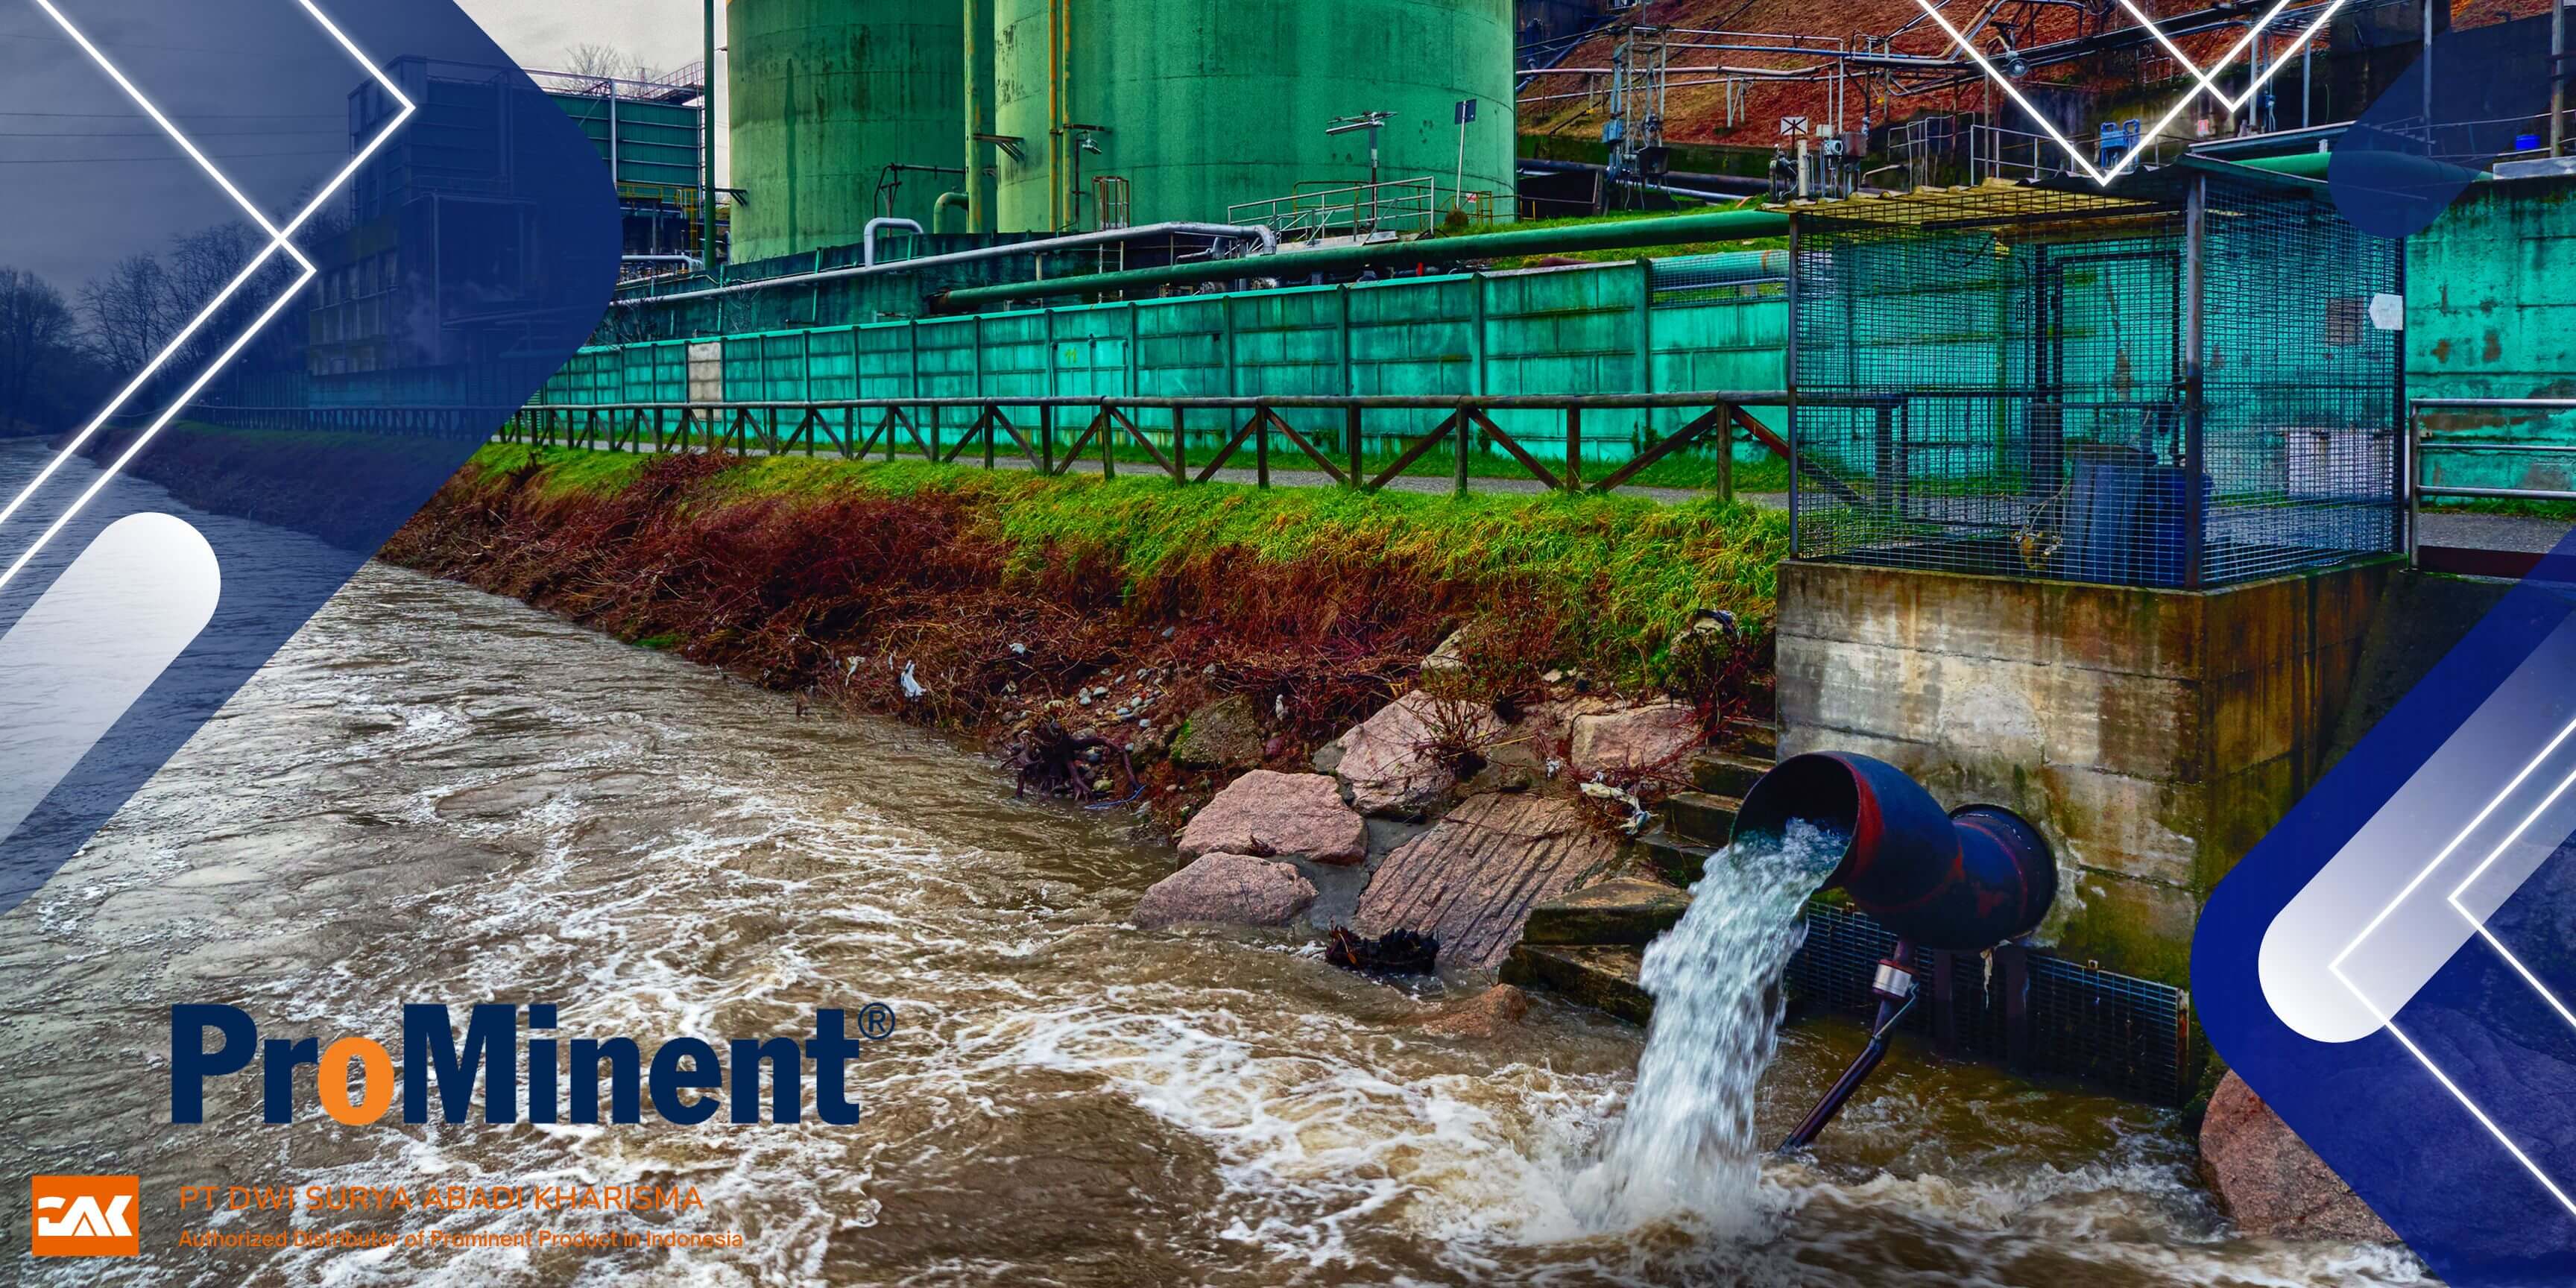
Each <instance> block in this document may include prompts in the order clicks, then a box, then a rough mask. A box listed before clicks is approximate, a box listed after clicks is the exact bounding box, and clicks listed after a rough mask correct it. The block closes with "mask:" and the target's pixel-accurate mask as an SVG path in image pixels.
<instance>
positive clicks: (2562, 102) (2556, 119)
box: [2549, 0, 2567, 158]
mask: <svg viewBox="0 0 2576 1288" xmlns="http://www.w3.org/2000/svg"><path fill="white" fill-rule="evenodd" d="M2566 142H2567V3H2566V0H2549V155H2550V156H2551V157H2553V158H2555V157H2557V156H2559V155H2561V154H2562V153H2563V151H2564V149H2565V145H2566Z"/></svg>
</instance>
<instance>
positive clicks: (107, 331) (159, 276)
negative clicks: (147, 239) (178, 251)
mask: <svg viewBox="0 0 2576 1288" xmlns="http://www.w3.org/2000/svg"><path fill="white" fill-rule="evenodd" d="M80 303H81V312H82V313H84V314H86V315H87V319H86V320H87V323H88V328H89V342H90V347H91V348H92V349H94V350H96V352H97V353H98V356H99V359H100V360H101V361H103V362H105V363H106V364H107V365H108V366H109V367H111V368H113V369H115V370H117V371H122V372H140V371H141V370H143V367H144V364H146V363H148V362H150V361H152V357H153V355H154V354H157V353H159V352H161V350H162V348H163V347H164V346H166V345H167V344H168V343H169V342H170V337H171V336H172V335H173V334H175V333H176V332H177V331H178V329H179V326H180V317H181V314H179V312H178V310H177V307H176V300H175V297H174V296H173V295H172V294H171V290H170V272H169V270H168V269H166V268H164V267H162V264H161V260H160V258H159V257H158V256H155V255H152V254H149V253H144V254H138V255H128V256H126V257H125V258H124V259H121V260H118V261H117V263H116V267H114V268H111V269H109V270H107V271H106V272H104V273H101V274H99V275H98V276H96V277H93V278H91V279H90V280H89V282H88V284H87V285H85V286H83V287H81V293H80Z"/></svg>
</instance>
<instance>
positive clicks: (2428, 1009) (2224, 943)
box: [2192, 540, 2576, 1288]
mask: <svg viewBox="0 0 2576 1288" xmlns="http://www.w3.org/2000/svg"><path fill="white" fill-rule="evenodd" d="M2571 640H2576V540H2571V541H2570V542H2568V543H2566V544H2562V545H2561V546H2560V547H2559V549H2558V550H2556V551H2554V552H2552V553H2551V554H2550V555H2549V556H2548V557H2547V558H2545V559H2544V560H2543V561H2542V562H2541V565H2540V566H2539V568H2538V569H2537V570H2535V571H2534V572H2533V574H2532V575H2531V576H2530V577H2528V578H2526V579H2524V580H2523V581H2522V582H2521V583H2520V584H2519V585H2517V586H2516V587H2515V588H2514V589H2513V590H2512V591H2511V592H2509V593H2508V594H2507V595H2506V596H2505V597H2504V599H2503V600H2502V601H2501V602H2500V603H2499V604H2498V605H2497V606H2496V607H2495V608H2494V609H2493V610H2492V611H2490V612H2489V613H2488V614H2487V616H2486V617H2484V618H2483V619H2481V620H2480V621H2479V622H2478V623H2477V625H2476V626H2475V627H2474V628H2473V629H2472V630H2471V631H2470V632H2469V633H2468V635H2467V636H2466V637H2465V638H2464V639H2463V640H2462V641H2461V643H2460V644H2458V645H2457V646H2456V647H2454V648H2453V649H2452V650H2451V652H2450V653H2449V654H2447V655H2446V656H2445V657H2444V658H2443V659H2442V660H2441V661H2440V662H2439V663H2438V664H2437V665H2436V666H2435V667H2434V668H2433V669H2432V670H2431V671H2430V672H2428V673H2427V675H2426V676H2425V678H2424V679H2423V680H2422V681H2421V682H2419V683H2418V684H2417V685H2416V686H2415V687H2414V688H2413V689H2412V690H2410V691H2409V692H2408V693H2407V694H2406V696H2405V697H2404V698H2403V699H2402V700H2401V701H2399V702H2398V704H2397V705H2396V706H2395V707H2394V708H2393V709H2391V710H2390V712H2389V713H2388V714H2387V715H2386V716H2385V717H2383V718H2382V719H2381V720H2380V721H2379V723H2378V724H2377V725H2376V726H2374V727H2373V728H2372V730H2371V731H2370V733H2369V734H2368V736H2366V737H2364V738H2363V739H2362V740H2361V741H2360V743H2359V744H2358V745H2356V746H2355V747H2354V748H2353V749H2352V750H2351V751H2350V752H2349V753H2347V754H2346V755H2345V756H2344V758H2343V759H2342V760H2340V761H2338V762H2337V763H2336V764H2335V766H2334V768H2333V769H2332V770H2331V771H2329V772H2328V773H2327V774H2326V775H2325V776H2324V777H2323V778H2322V779H2321V780H2320V781H2319V782H2318V784H2317V786H2316V788H2315V789H2314V790H2313V791H2311V792H2310V793H2309V794H2308V796H2307V797H2306V798H2305V799H2304V800H2302V801H2300V802H2299V804H2298V805H2297V806H2296V807H2294V808H2293V809H2292V810H2291V811H2290V813H2289V814H2288V815H2287V816H2286V817H2285V818H2284V819H2283V820H2282V821H2281V823H2280V824H2279V825H2278V826H2277V827H2275V828H2274V829H2273V830H2272V831H2271V833H2270V834H2269V835H2267V836H2265V837H2264V838H2263V840H2262V842H2261V843H2260V844H2259V845H2257V846H2256V847H2255V848H2254V849H2253V851H2252V852H2251V853H2249V854H2247V855H2246V856H2245V858H2244V859H2243V860H2242V861H2241V862H2240V863H2238V865H2237V866H2236V868H2235V870H2234V871H2233V872H2231V873H2230V874H2229V875H2228V876H2227V877H2226V879H2224V880H2223V881H2221V882H2220V883H2219V884H2218V887H2217V888H2216V890H2214V891H2213V892H2212V894H2211V896H2210V899H2209V902H2208V904H2207V906H2206V907H2205V908H2204V909H2203V910H2202V913H2201V918H2200V924H2199V927H2198V930H2197V932H2196V934H2195V936H2194V938H2193V943H2192V978H2193V981H2194V992H2193V997H2194V1001H2195V1003H2196V1004H2197V1005H2198V1007H2199V1013H2200V1020H2201V1024H2202V1026H2203V1028H2204V1029H2205V1031H2206V1032H2207V1033H2208V1035H2209V1038H2210V1041H2211V1043H2212V1045H2213V1046H2214V1047H2215V1048H2216V1050H2217V1051H2218V1053H2219V1055H2220V1056H2221V1057H2223V1058H2224V1059H2225V1060H2226V1061H2227V1062H2228V1064H2229V1065H2230V1066H2231V1067H2232V1068H2233V1069H2234V1070H2235V1071H2236V1073H2237V1074H2238V1075H2239V1076H2240V1077H2242V1078H2244V1079H2245V1081H2246V1083H2247V1084H2248V1085H2249V1086H2251V1087H2252V1088H2253V1089H2254V1091H2255V1092H2256V1093H2257V1094H2259V1095H2261V1096H2262V1097H2263V1099H2264V1100H2265V1102H2266V1103H2268V1104H2269V1105H2270V1106H2271V1107H2272V1109H2273V1110H2274V1111H2275V1112H2277V1113H2279V1114H2280V1116H2281V1118H2282V1120H2283V1121H2285V1122H2286V1123H2288V1124H2289V1126H2290V1127H2291V1129H2292V1130H2294V1131H2296V1132H2297V1133H2298V1134H2299V1135H2300V1137H2301V1138H2302V1139H2304V1140H2306V1141H2307V1142H2308V1144H2309V1145H2310V1146H2312V1147H2314V1148H2315V1149H2316V1151H2317V1154H2318V1156H2319V1157H2321V1158H2322V1159H2324V1161H2325V1162H2326V1163H2327V1165H2328V1166H2330V1167H2332V1168H2333V1169H2334V1170H2335V1171H2336V1172H2337V1173H2338V1174H2339V1175H2341V1176H2342V1177H2343V1179H2344V1180H2345V1182H2346V1183H2348V1184H2350V1185H2351V1186H2352V1188H2353V1190H2354V1192H2355V1193H2356V1194H2358V1195H2359V1196H2360V1197H2361V1198H2362V1199H2363V1200H2364V1201H2365V1202H2367V1203H2369V1204H2370V1206H2371V1207H2372V1208H2373V1209H2374V1210H2376V1211H2377V1212H2378V1213H2379V1214H2380V1216H2381V1217H2383V1218H2384V1219H2386V1220H2387V1222H2388V1223H2389V1225H2390V1227H2391V1228H2393V1229H2394V1230H2396V1231H2397V1233H2398V1234H2399V1236H2400V1237H2402V1238H2404V1239H2405V1240H2406V1242H2407V1244H2408V1246H2410V1247H2412V1248H2413V1249H2414V1250H2415V1252H2416V1253H2417V1254H2418V1255H2419V1256H2422V1257H2423V1258H2424V1260H2425V1261H2426V1262H2427V1263H2428V1264H2429V1265H2431V1266H2432V1268H2433V1269H2434V1270H2435V1271H2436V1272H2437V1273H2439V1274H2440V1275H2441V1276H2442V1277H2443V1278H2444V1279H2445V1280H2447V1281H2448V1282H2450V1283H2451V1284H2452V1285H2454V1288H2472V1286H2477V1285H2490V1284H2492V1285H2523V1284H2541V1283H2549V1284H2564V1283H2568V1282H2571V1281H2576V1204H2571V1203H2570V1201H2569V1195H2570V1194H2571V1193H2576V1117H2572V1116H2570V1115H2569V1114H2568V1113H2567V1112H2566V1105H2567V1104H2569V1103H2571V1099H2570V1098H2571V1097H2576V1024H2571V1023H2569V1022H2568V1020H2567V1018H2566V1016H2565V1015H2564V1014H2563V1013H2562V1009H2561V1008H2560V1007H2559V1006H2558V1005H2557V1004H2556V1003H2555V1002H2554V1001H2553V1000H2552V997H2551V990H2555V991H2557V992H2560V993H2565V992H2566V991H2567V986H2568V985H2576V956H2571V952H2576V867H2571V866H2570V865H2568V864H2565V863H2560V862H2557V859H2558V858H2561V857H2564V856H2565V854H2566V853H2567V852H2568V851H2569V849H2570V846H2569V844H2568V841H2569V837H2570V834H2571V832H2576V796H2569V795H2566V794H2565V788H2566V786H2567V784H2568V783H2569V782H2570V781H2571V780H2570V779H2569V777H2568V772H2569V770H2570V769H2571V768H2576V755H2571V754H2570V753H2576V740H2570V739H2567V738H2566V737H2565V733H2566V731H2567V730H2568V729H2569V728H2570V726H2571V725H2576V647H2571V644H2570V642H2571ZM2428 784H2429V785H2432V788H2431V789H2429V790H2428V787H2427V785H2428ZM2389 838H2400V839H2398V840H2396V841H2391V840H2390V839H2389ZM2405 838H2420V839H2405ZM2516 850H2518V851H2519V853H2518V854H2517V855H2516V857H2515V858H2514V859H2513V860H2512V862H2513V864H2514V866H2513V867H2512V869H2511V873H2510V882H2509V883H2508V884H2509V885H2510V888H2509V889H2508V888H2506V886H2505V885H2504V884H2497V883H2494V882H2493V881H2491V880H2489V878H2491V877H2492V876H2494V875H2496V874H2497V873H2499V872H2502V871H2503V869H2488V877H2482V878H2476V879H2471V877H2472V874H2473V872H2475V871H2476V870H2477V869H2478V865H2479V864H2480V863H2481V862H2482V861H2483V860H2484V858H2485V857H2486V856H2489V855H2492V854H2501V853H2507V852H2509V851H2516ZM2480 881H2486V882H2487V884H2484V885H2480V884H2479V882H2480ZM2454 895H2458V896H2460V900H2459V901H2458V902H2454V900H2453V896H2454ZM2464 908H2465V911H2464ZM2464 918H2465V920H2464ZM2507 944H2510V945H2511V947H2510V950H2509V952H2508V951H2506V950H2505V949H2504V945H2507ZM2517 959H2519V960H2520V961H2521V962H2524V963H2527V968H2518V967H2517V966H2516V964H2515V963H2516V960H2517ZM2338 986H2339V987H2341V988H2342V989H2344V990H2345V992H2344V993H2343V994H2342V996H2341V997H2340V998H2337V997H2336V996H2334V995H2332V994H2330V993H2328V992H2326V991H2324V990H2326V989H2328V988H2330V987H2338Z"/></svg>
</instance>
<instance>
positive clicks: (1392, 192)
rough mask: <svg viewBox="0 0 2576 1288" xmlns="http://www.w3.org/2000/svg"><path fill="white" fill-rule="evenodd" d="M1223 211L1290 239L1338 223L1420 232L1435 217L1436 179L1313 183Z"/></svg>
mask: <svg viewBox="0 0 2576 1288" xmlns="http://www.w3.org/2000/svg"><path fill="white" fill-rule="evenodd" d="M1344 194H1348V197H1347V199H1343V200H1337V198H1342V197H1343V196H1344ZM1363 211H1365V212H1366V217H1365V218H1363V216H1362V212H1363ZM1225 215H1226V221H1227V222H1228V223H1237V224H1250V225H1258V226H1261V227H1266V228H1270V229H1273V230H1275V231H1277V232H1278V233H1279V234H1280V235H1281V236H1282V237H1283V238H1286V239H1288V240H1292V241H1295V240H1305V241H1312V240H1315V239H1317V238H1320V237H1323V236H1326V235H1328V234H1329V233H1331V232H1332V231H1334V230H1335V229H1339V228H1347V229H1350V230H1352V231H1354V232H1360V231H1366V232H1385V231H1390V230H1392V231H1405V230H1406V229H1411V230H1413V231H1420V230H1422V229H1427V228H1430V227H1431V226H1432V225H1434V224H1436V223H1437V222H1439V217H1440V180H1439V179H1438V178H1437V177H1436V176H1432V175H1419V176H1416V177H1414V178H1410V179H1386V180H1382V181H1380V182H1377V183H1354V184H1344V185H1340V186H1336V187H1330V188H1314V189H1308V190H1306V191H1303V192H1294V193H1290V194H1289V195H1287V196H1285V197H1270V198H1267V199H1264V200H1261V201H1246V202H1240V203H1237V204H1235V205H1231V206H1228V207H1226V208H1225ZM1407 221H1410V222H1407Z"/></svg>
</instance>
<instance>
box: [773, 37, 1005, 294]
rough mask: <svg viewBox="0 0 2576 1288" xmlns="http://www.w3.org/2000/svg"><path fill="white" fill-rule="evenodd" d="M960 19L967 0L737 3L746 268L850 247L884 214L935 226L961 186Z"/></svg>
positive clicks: (962, 83) (962, 75)
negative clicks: (944, 196) (888, 187)
mask: <svg viewBox="0 0 2576 1288" xmlns="http://www.w3.org/2000/svg"><path fill="white" fill-rule="evenodd" d="M965 24H966V19H965V8H964V6H963V5H961V4H960V3H959V0H728V2H727V4H726V5H725V33H726V42H727V63H726V67H727V71H728V89H729V91H730V92H729V94H728V100H729V101H728V102H727V104H726V112H725V115H726V124H727V127H728V130H729V134H728V136H727V137H728V141H729V142H730V144H731V148H732V160H731V173H732V176H733V177H732V180H731V185H730V186H732V187H735V188H739V189H742V190H743V191H742V196H741V198H740V199H739V202H738V204H737V205H736V207H735V209H734V215H733V258H734V259H735V260H736V261H737V262H740V261H745V260H755V259H767V258H770V257H772V256H776V255H792V254H796V253H799V252H802V251H809V250H813V249H815V248H817V247H821V246H844V245H848V244H849V243H851V242H855V241H857V240H859V235H860V232H861V230H862V229H863V228H865V227H866V225H867V222H868V220H869V219H870V218H872V217H874V216H877V215H881V214H892V215H897V216H901V217H903V218H907V219H913V220H917V221H919V222H920V224H921V226H922V227H924V228H929V227H930V226H931V208H932V206H933V205H934V204H935V203H936V202H937V201H938V199H939V194H941V193H943V192H947V191H950V190H952V189H956V188H959V187H962V186H963V176H962V175H960V174H959V173H957V172H958V171H959V170H960V169H961V167H960V166H959V165H958V152H959V148H960V146H961V142H962V135H963V134H964V131H965V117H966V89H965V68H964V65H963V59H962V51H963V50H964V47H965ZM889 165H901V166H910V167H922V168H919V169H906V170H900V171H892V172H889V171H888V170H887V169H886V167H887V166H889ZM889 179H891V180H894V181H896V182H897V183H898V185H899V186H897V187H896V188H895V191H894V194H893V201H892V205H891V209H889V208H888V205H887V203H886V202H885V201H884V200H883V199H881V197H880V195H879V190H880V188H881V187H882V186H883V185H884V184H885V183H886V182H887V181H888V180H889ZM951 222H952V224H953V223H954V220H953V218H952V221H951Z"/></svg>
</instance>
